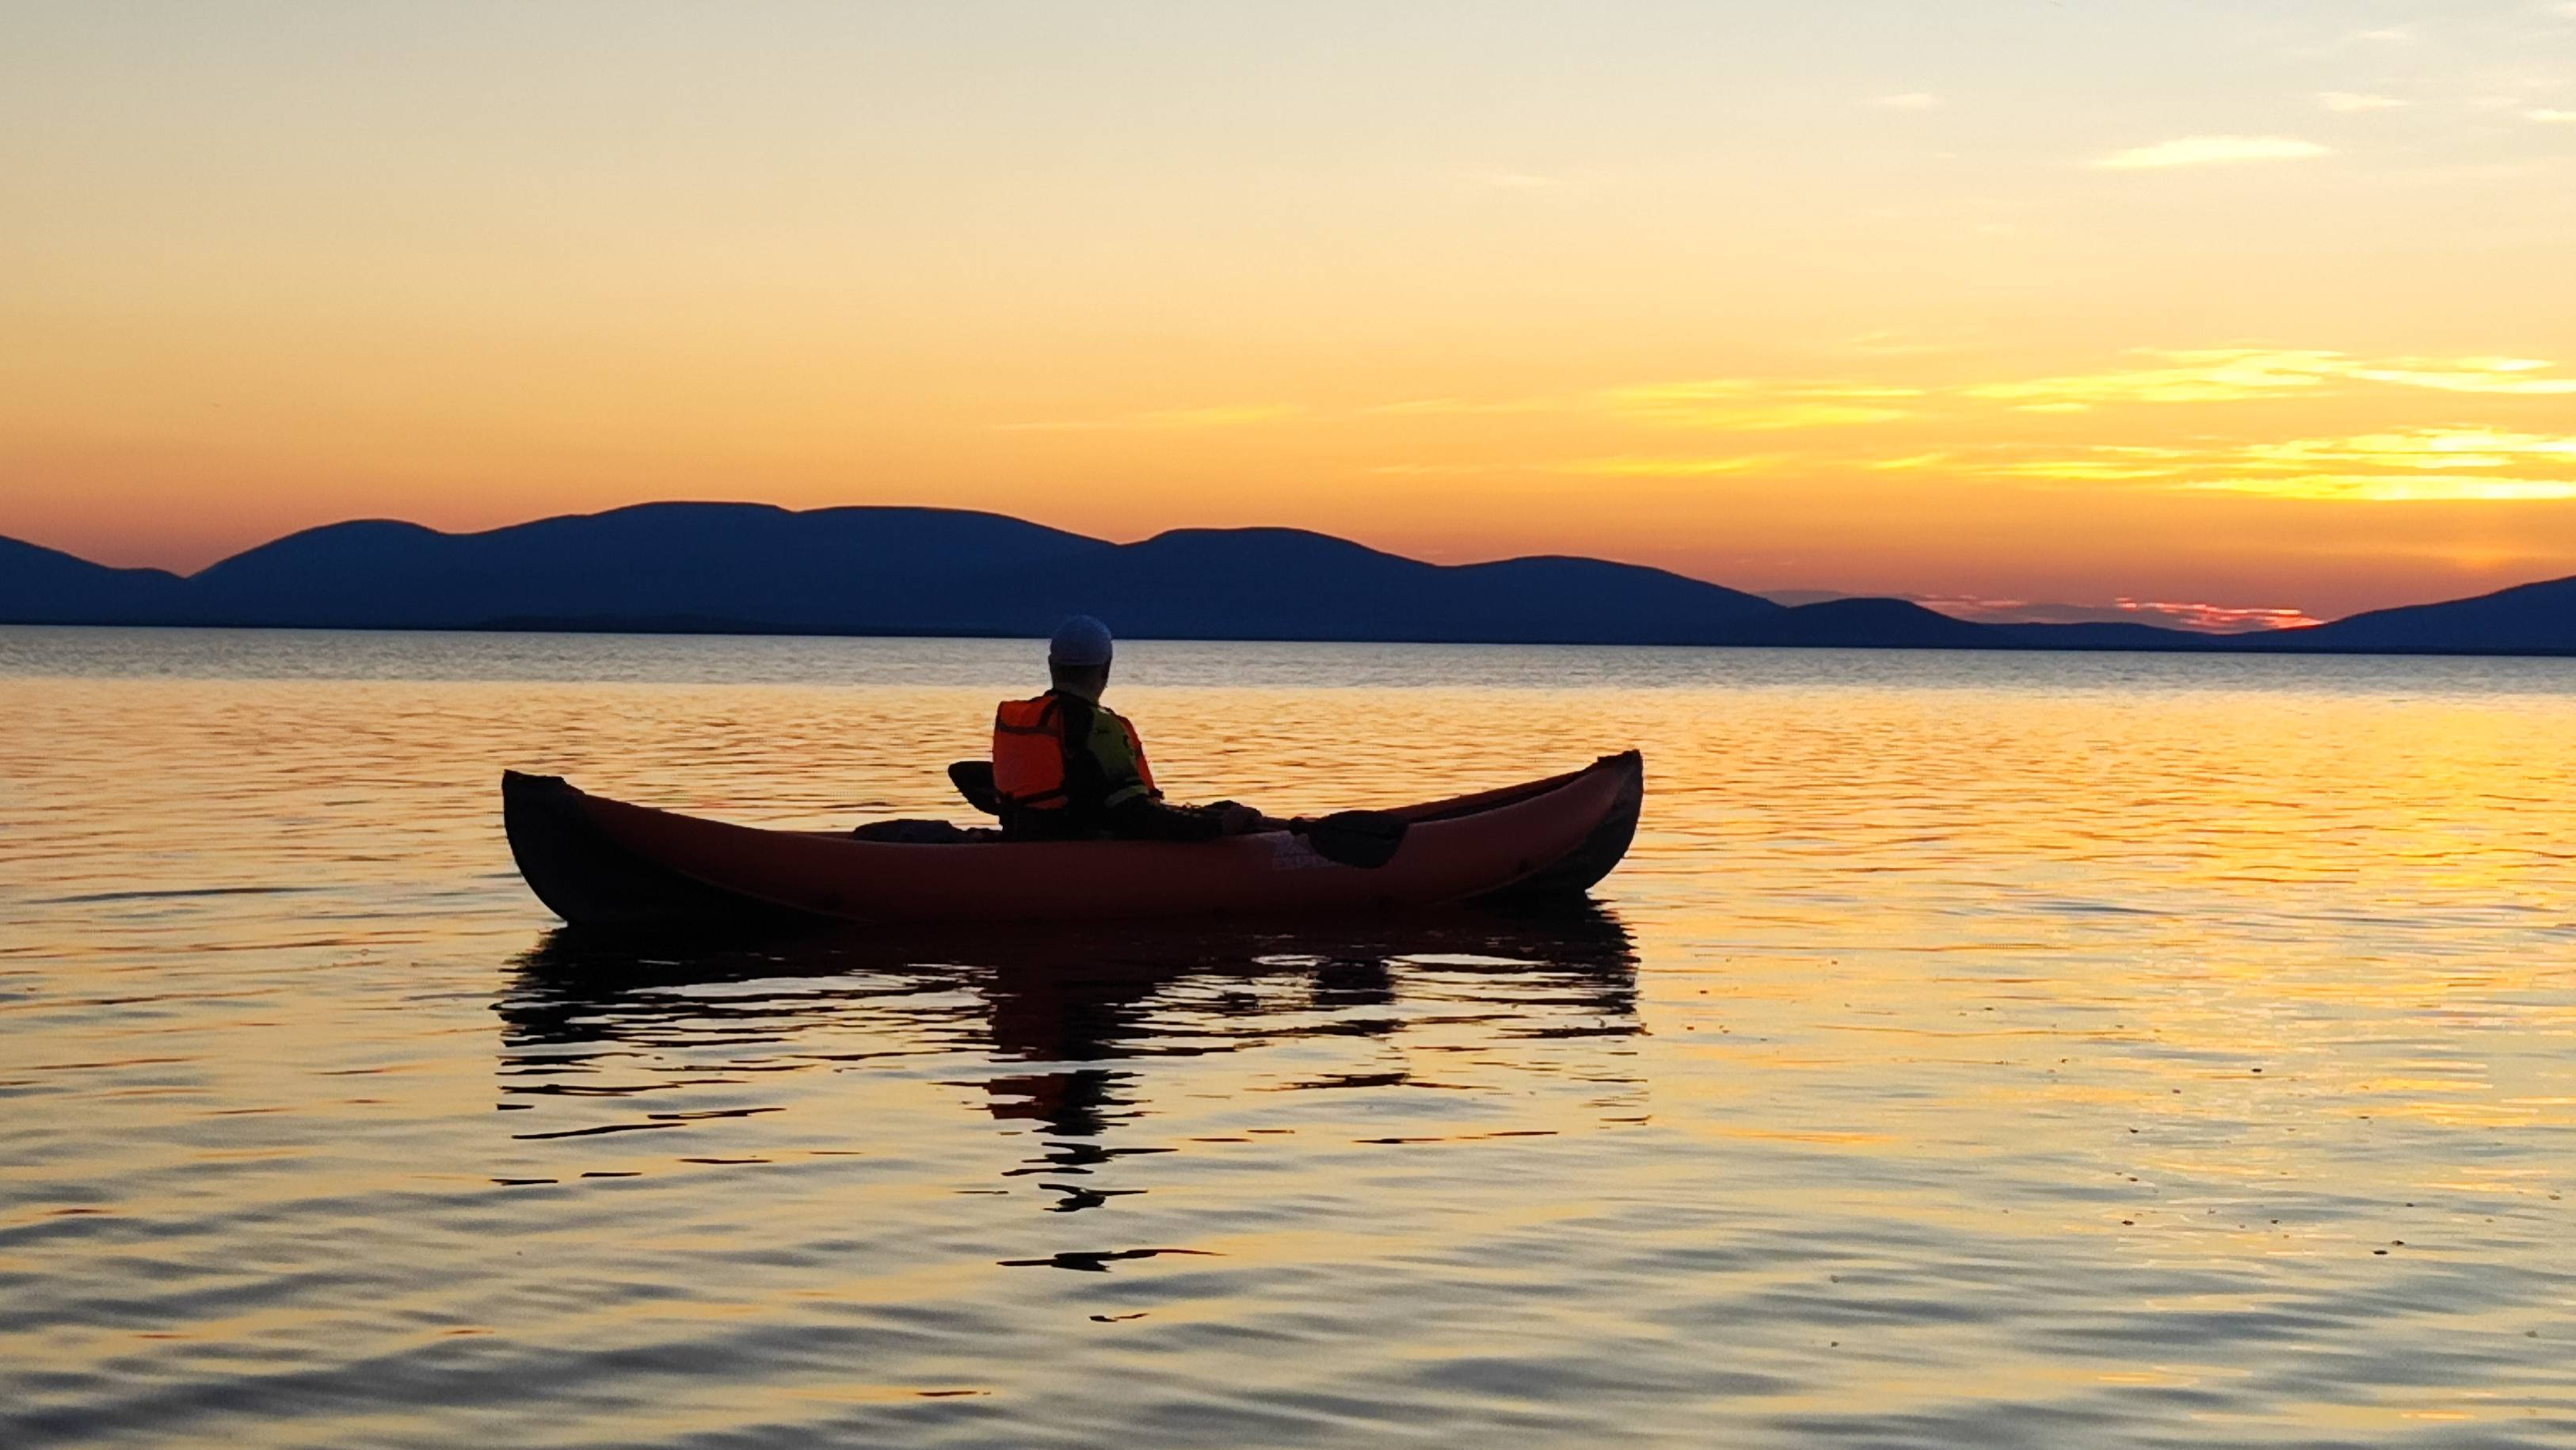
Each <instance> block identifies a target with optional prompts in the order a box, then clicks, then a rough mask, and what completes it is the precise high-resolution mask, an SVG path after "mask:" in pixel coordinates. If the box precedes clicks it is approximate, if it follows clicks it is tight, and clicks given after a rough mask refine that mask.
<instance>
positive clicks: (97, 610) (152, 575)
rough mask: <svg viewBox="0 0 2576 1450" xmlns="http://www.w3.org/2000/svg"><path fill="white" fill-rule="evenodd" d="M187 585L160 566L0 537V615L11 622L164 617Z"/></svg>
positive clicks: (90, 621) (119, 621)
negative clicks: (98, 560) (117, 563)
mask: <svg viewBox="0 0 2576 1450" xmlns="http://www.w3.org/2000/svg"><path fill="white" fill-rule="evenodd" d="M185 588H186V586H185V584H184V583H183V582H182V581H181V580H180V578H179V576H177V575H175V574H170V573H165V572H164V571H162V570H159V569H110V568H108V567H107V566H106V565H104V564H93V563H91V562H89V561H88V560H87V559H76V558H74V557H72V556H71V555H69V554H66V553H63V552H62V551H60V550H58V549H47V548H43V547H40V546H38V545H35V544H25V543H20V542H19V541H18V540H16V539H11V538H0V621H6V622H8V623H11V624H155V623H164V622H167V621H168V620H169V619H170V618H171V616H172V611H174V610H176V609H177V608H178V607H179V600H180V596H181V594H182V593H183V592H184V591H185Z"/></svg>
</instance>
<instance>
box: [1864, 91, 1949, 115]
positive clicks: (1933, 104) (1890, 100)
mask: <svg viewBox="0 0 2576 1450" xmlns="http://www.w3.org/2000/svg"><path fill="white" fill-rule="evenodd" d="M1869 103H1870V104H1871V105H1873V106H1881V107H1884V108H1886V109H1888V110H1891V111H1935V110H1939V109H1940V108H1941V107H1942V106H1944V105H1947V104H1948V102H1946V101H1943V100H1942V99H1941V98H1940V97H1939V96H1936V95H1933V94H1932V93H1931V92H1929V91H1906V92H1904V93H1903V94H1901V95H1893V96H1873V97H1871V98H1870V102H1869Z"/></svg>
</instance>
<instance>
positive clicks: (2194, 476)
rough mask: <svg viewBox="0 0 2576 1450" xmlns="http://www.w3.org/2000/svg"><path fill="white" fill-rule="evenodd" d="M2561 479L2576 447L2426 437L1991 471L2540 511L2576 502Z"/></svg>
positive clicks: (2489, 435) (2526, 438)
mask: <svg viewBox="0 0 2576 1450" xmlns="http://www.w3.org/2000/svg"><path fill="white" fill-rule="evenodd" d="M2499 469H2510V470H2514V472H2510V473H2498V472H2495V470H2499ZM2561 469H2565V470H2568V471H2569V472H2571V473H2576V437H2568V436H2560V435H2556V434H2546V433H2508V432H2503V431H2499V430H2495V429H2486V428H2416V429H2407V430H2401V431H2395V432H2385V433H2358V434H2352V435H2348V436H2344V437H2329V438H2292V439H2283V440H2278V441H2269V442H2251V443H2231V444H2206V445H2198V446H2193V447H2182V448H2175V447H2139V446H2121V445H2116V444H2096V445H2094V446H2092V447H2090V448H2087V449H2084V450H2082V451H2081V452H2080V453H2078V454H2076V455H2074V456H2070V457H2055V458H2051V457H2041V458H2025V459H2017V460H2013V461H2010V462H2004V463H1998V464H1991V465H1987V466H1985V467H1984V468H1983V469H1982V470H1981V471H1983V472H1985V473H1987V474H1989V475H1992V476H2000V477H2008V478H2030V479H2040V480H2046V481H2050V482H2059V483H2077V484H2082V483H2133V484H2138V485H2141V486H2152V487H2157V488H2171V489H2184V490H2194V491H2216V492H2224V493H2250V494H2262V495H2266V496H2269V497H2273V498H2293V499H2323V500H2332V501H2338V502H2357V503H2428V502H2440V503H2530V502H2538V501H2549V500H2558V499H2569V498H2576V477H2547V476H2542V475H2544V474H2546V473H2552V472H2557V471H2559V470H2561Z"/></svg>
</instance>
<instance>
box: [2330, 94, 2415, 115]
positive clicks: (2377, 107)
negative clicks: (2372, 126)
mask: <svg viewBox="0 0 2576 1450" xmlns="http://www.w3.org/2000/svg"><path fill="white" fill-rule="evenodd" d="M2317 104H2318V105H2320V106H2323V107H2325V108H2326V109H2327V110H2329V111H2342V112H2347V113H2349V112H2353V111H2393V110H2395V109H2397V108H2398V107H2400V106H2403V105H2405V104H2407V103H2406V102H2404V101H2401V100H2399V99H2397V98H2396V97H2395V96H2374V95H2370V94H2368V93H2366V92H2362V91H2319V92H2318V93H2317Z"/></svg>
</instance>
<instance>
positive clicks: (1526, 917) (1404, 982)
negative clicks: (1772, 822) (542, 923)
mask: <svg viewBox="0 0 2576 1450" xmlns="http://www.w3.org/2000/svg"><path fill="white" fill-rule="evenodd" d="M1408 984H1413V985H1415V986H1416V987H1417V989H1418V990H1422V991H1436V993H1437V997H1436V999H1435V998H1425V999H1424V1000H1421V1001H1419V1002H1415V1003H1413V1004H1410V1007H1408V1004H1407V1003H1406V1000H1405V999H1406V996H1407V990H1408ZM1460 1001H1465V1002H1468V1003H1470V1004H1472V1007H1473V1010H1474V1015H1473V1017H1472V1019H1471V1018H1469V1017H1467V1016H1464V1015H1462V1014H1461V1013H1460V1012H1458V1011H1457V1010H1456V1009H1455V1007H1454V1006H1453V1005H1452V1004H1454V1003H1457V1002H1460ZM494 1005H495V1011H496V1012H497V1013H498V1015H499V1017H500V1019H501V1044H500V1046H501V1054H500V1062H499V1074H500V1079H501V1082H500V1086H501V1093H502V1097H503V1103H502V1106H504V1107H517V1108H525V1107H528V1106H530V1098H531V1097H532V1096H533V1097H534V1098H535V1099H536V1100H537V1101H542V1102H546V1103H547V1104H548V1105H550V1106H551V1105H553V1104H555V1103H556V1102H558V1101H560V1100H561V1099H562V1098H564V1097H566V1096H569V1097H571V1098H572V1099H573V1101H575V1102H579V1103H584V1104H587V1105H589V1106H591V1107H592V1108H594V1109H595V1108H596V1107H598V1106H603V1105H605V1104H606V1103H609V1102H615V1101H617V1100H618V1098H620V1097H621V1096H624V1095H627V1094H636V1093H642V1094H646V1095H648V1096H650V1097H653V1098H656V1099H658V1098H659V1094H658V1093H657V1092H655V1089H656V1088H657V1087H658V1086H660V1085H661V1084H660V1083H657V1082H656V1081H654V1075H655V1074H656V1073H658V1074H662V1075H663V1081H664V1082H669V1081H673V1080H675V1079H676V1080H685V1081H688V1082H691V1083H699V1084H703V1083H706V1082H709V1081H711V1080H714V1079H719V1078H722V1077H724V1076H726V1075H727V1073H728V1069H739V1070H742V1071H744V1072H747V1073H753V1074H763V1075H765V1074H772V1073H778V1072H782V1071H792V1070H794V1069H796V1068H799V1067H815V1068H827V1069H828V1068H842V1069H847V1070H852V1071H862V1072H864V1071H868V1070H869V1065H870V1064H876V1065H878V1066H880V1067H881V1068H882V1069H884V1070H895V1069H899V1068H902V1067H904V1066H906V1065H907V1060H911V1061H912V1062H913V1063H915V1064H917V1063H918V1060H919V1059H921V1058H923V1057H925V1056H929V1057H933V1058H941V1057H949V1056H953V1055H955V1054H960V1053H965V1054H970V1055H972V1056H973V1057H975V1058H979V1059H983V1060H985V1061H989V1062H990V1063H991V1064H992V1069H991V1070H990V1071H989V1072H987V1073H985V1074H983V1075H981V1076H980V1078H978V1079H975V1080H971V1081H968V1082H963V1083H960V1084H959V1085H961V1086H973V1087H976V1088H979V1089H980V1090H981V1091H982V1093H983V1095H984V1100H985V1109H986V1111H987V1112H988V1113H989V1115H990V1116H991V1117H993V1118H994V1119H997V1120H1002V1121H1004V1122H1022V1121H1024V1122H1028V1123H1030V1124H1032V1125H1033V1126H1034V1127H1036V1128H1037V1129H1038V1130H1039V1131H1040V1133H1041V1134H1043V1135H1044V1136H1046V1137H1051V1138H1059V1139H1074V1140H1089V1139H1095V1138H1097V1137H1099V1136H1100V1135H1101V1134H1102V1133H1103V1132H1104V1131H1106V1130H1107V1129H1108V1128H1109V1127H1110V1125H1112V1124H1114V1123H1117V1122H1120V1121H1125V1120H1129V1119H1134V1118H1139V1117H1145V1116H1150V1115H1151V1114H1152V1112H1153V1109H1152V1108H1151V1107H1150V1106H1149V1105H1148V1104H1147V1103H1146V1102H1144V1101H1142V1100H1141V1099H1140V1095H1139V1089H1140V1085H1141V1083H1142V1081H1143V1079H1142V1078H1141V1077H1140V1075H1139V1074H1138V1073H1137V1072H1136V1071H1135V1069H1134V1067H1133V1066H1118V1065H1116V1064H1139V1063H1142V1062H1144V1061H1147V1060H1151V1059H1155V1058H1201V1057H1205V1056H1206V1055H1208V1054H1211V1053H1231V1052H1237V1051H1248V1050H1255V1049H1263V1048H1274V1049H1283V1050H1293V1049H1294V1047H1295V1044H1297V1043H1298V1042H1300V1041H1301V1040H1314V1039H1350V1038H1354V1037H1366V1038H1376V1039H1383V1040H1392V1039H1394V1038H1395V1037H1397V1036H1398V1035H1400V1034H1403V1033H1405V1032H1407V1031H1408V1030H1411V1029H1414V1028H1417V1027H1423V1026H1426V1025H1428V1024H1432V1023H1438V1024H1440V1025H1441V1026H1442V1027H1444V1028H1448V1029H1455V1028H1456V1027H1457V1026H1458V1025H1459V1024H1460V1023H1461V1022H1465V1021H1470V1020H1472V1021H1474V1022H1475V1023H1476V1024H1477V1027H1476V1030H1477V1031H1479V1032H1482V1033H1486V1034H1489V1035H1491V1036H1493V1037H1499V1038H1517V1039H1522V1040H1525V1041H1527V1040H1537V1039H1564V1038H1585V1037H1600V1038H1624V1037H1629V1036H1633V1035H1635V1034H1637V1033H1638V1032H1640V1031H1642V1028H1641V1027H1640V1025H1639V1023H1638V1021H1637V1015H1636V1007H1637V984H1636V952H1635V947H1634V944H1633V942H1632V941H1631V939H1630V937H1629V934H1628V931H1627V929H1626V927H1625V926H1623V925H1622V924H1621V923H1620V921H1619V920H1618V918H1617V917H1615V916H1613V915H1611V914H1610V913H1608V912H1606V911H1604V910H1602V909H1600V908H1599V907H1597V906H1593V905H1591V904H1590V903H1588V902H1587V903H1582V904H1578V905H1574V906H1571V907H1560V908H1555V909H1550V910H1545V911H1509V910H1501V909H1472V908H1461V909H1457V910H1453V911H1442V912H1431V913H1424V914H1419V915H1409V916H1405V917H1400V918H1385V919H1380V920H1376V921H1370V922H1359V923H1348V924H1343V925H1340V926H1323V925H1318V924H1314V923H1296V924H1293V925H1271V926H1262V925H1253V924H1243V925H1225V924H1216V923H1179V924H1172V925H1168V926H1163V927H1159V928H1146V929H1140V928H1138V927H1135V926H1132V925H1131V926H1126V927H1121V928H1105V927H1103V928H1081V927H1051V928H1043V929H1040V928H1018V929H1014V928H1010V927H1007V926H997V927H991V928H984V929H964V930H960V929H956V928H949V929H944V930H940V931H936V932H920V933H915V934H911V935H908V936H907V935H903V934H893V935H890V934H888V933H886V932H882V931H879V932H869V933H866V934H860V933H857V932H853V931H850V930H847V929H830V928H826V929H823V930H820V931H816V932H811V933H805V934H798V935H789V936H780V937H773V938H770V939H767V940H762V941H756V942H746V941H742V940H740V939H739V938H736V939H734V940H733V941H731V942H725V941H718V940H711V941H709V942H708V943H707V944H706V945H705V946H704V947H691V946H687V945H680V946H676V947H675V946H674V945H673V944H672V943H670V942H667V941H664V942H657V943H654V944H652V945H649V946H647V945H640V944H638V943H637V942H635V940H634V939H633V938H621V937H600V936H596V935H591V934H585V933H583V932H581V931H579V930H577V929H569V928H568V929H563V930H558V931H554V932H551V933H549V934H548V935H547V936H546V938H545V939H544V940H543V941H542V942H540V943H539V944H538V945H537V947H536V948H535V949H534V950H532V951H530V952H528V953H527V954H526V955H525V956H524V957H522V958H521V959H520V961H519V963H518V971H517V974H516V976H515V977H514V978H513V979H512V981H511V982H510V984H509V986H508V988H507V989H506V991H505V992H504V994H503V995H502V997H501V998H500V999H499V1001H498V1002H496V1003H495V1004H494ZM586 1075H587V1076H614V1077H620V1078H625V1077H630V1076H631V1077H633V1078H634V1079H635V1080H634V1081H632V1082H613V1083H594V1084H588V1085H579V1084H576V1083H571V1082H567V1080H566V1079H567V1078H568V1077H580V1076H586ZM759 1080H760V1081H763V1082H776V1081H777V1080H776V1079H774V1078H767V1077H762V1078H760V1079H759ZM1401 1080H1402V1073H1401V1072H1400V1071H1399V1072H1396V1073H1393V1074H1381V1075H1379V1076H1378V1077H1376V1078H1372V1079H1371V1080H1369V1081H1367V1082H1362V1081H1360V1080H1359V1079H1357V1078H1354V1079H1351V1080H1349V1081H1348V1082H1342V1083H1334V1084H1332V1085H1335V1086H1344V1085H1347V1086H1389V1085H1401ZM670 1116H671V1115H670V1114H668V1113H662V1114H659V1115H647V1120H668V1119H669V1118H670ZM617 1126H618V1125H617V1124H616V1123H609V1124H596V1125H595V1124H589V1123H584V1124H582V1125H580V1126H579V1127H577V1128H575V1129H574V1131H588V1132H600V1131H613V1130H615V1129H616V1127H617ZM514 1136H519V1137H539V1136H552V1135H551V1134H542V1135H541V1134H518V1135H514ZM1117 1151H1125V1150H1104V1149H1100V1148H1098V1147H1087V1146H1084V1144H1083V1143H1081V1142H1074V1143H1061V1142H1059V1143H1050V1144H1047V1145H1046V1146H1045V1151H1044V1156H1042V1157H1040V1158H1037V1159H1033V1160H1030V1161H1031V1162H1033V1163H1036V1164H1039V1165H1041V1166H1044V1167H1048V1168H1051V1169H1054V1170H1057V1171H1062V1170H1064V1169H1067V1168H1073V1167H1078V1166H1080V1165H1081V1164H1082V1163H1084V1162H1087V1161H1091V1160H1094V1159H1096V1158H1098V1157H1099V1156H1100V1155H1101V1154H1102V1153H1104V1152H1117Z"/></svg>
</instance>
